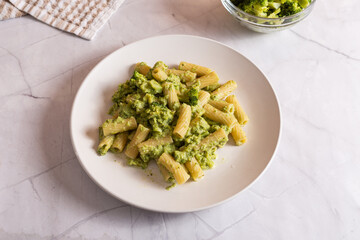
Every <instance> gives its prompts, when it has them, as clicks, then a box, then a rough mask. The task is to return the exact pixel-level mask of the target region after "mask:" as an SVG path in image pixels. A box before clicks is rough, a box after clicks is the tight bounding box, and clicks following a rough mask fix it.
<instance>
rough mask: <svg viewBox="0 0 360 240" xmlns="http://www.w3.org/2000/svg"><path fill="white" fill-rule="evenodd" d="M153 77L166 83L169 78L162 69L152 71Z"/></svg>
mask: <svg viewBox="0 0 360 240" xmlns="http://www.w3.org/2000/svg"><path fill="white" fill-rule="evenodd" d="M152 76H153V77H154V78H155V79H156V80H158V81H160V82H162V81H165V80H166V79H167V77H168V76H167V74H166V73H165V71H164V70H162V69H161V68H155V69H154V70H153V71H152Z"/></svg>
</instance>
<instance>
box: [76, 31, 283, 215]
mask: <svg viewBox="0 0 360 240" xmlns="http://www.w3.org/2000/svg"><path fill="white" fill-rule="evenodd" d="M163 37H174V38H179V37H186V38H193V39H200V40H204V41H210V42H213V43H215V44H218V45H221V46H222V47H225V48H228V49H230V50H232V51H235V52H236V53H237V54H239V55H241V56H242V57H243V58H245V59H246V60H247V61H249V62H250V63H251V64H252V65H254V66H255V67H256V69H257V70H258V71H259V72H260V73H261V74H262V75H263V76H264V77H265V79H266V81H267V83H268V84H269V86H270V89H271V91H272V93H273V95H274V97H275V102H276V106H277V108H278V111H279V132H278V137H277V141H276V145H275V148H274V150H273V153H272V155H271V157H270V159H269V161H268V163H267V164H266V166H265V168H264V169H263V170H262V171H261V172H260V174H259V175H258V176H257V177H256V178H255V179H254V180H253V181H252V182H251V183H250V184H248V185H247V186H246V187H244V188H243V189H242V190H240V191H239V192H237V193H235V194H233V195H232V196H230V197H227V198H225V199H224V200H221V201H218V202H216V203H213V204H209V205H207V206H204V207H197V208H191V209H188V210H176V209H174V210H170V211H169V210H161V209H158V208H151V207H148V206H142V205H139V204H137V203H133V202H130V201H127V200H124V199H122V198H121V197H119V196H116V195H115V194H114V193H112V192H111V191H110V190H108V189H106V188H105V187H104V186H102V185H101V184H100V183H99V182H98V181H97V180H96V179H95V178H94V177H93V176H92V175H91V173H90V172H89V171H88V169H87V168H86V166H85V164H84V163H83V161H82V160H81V159H80V156H79V153H78V151H77V148H76V145H75V141H74V134H73V131H74V130H73V124H74V123H73V121H75V120H74V115H75V113H74V111H75V110H74V109H75V105H76V103H77V101H78V98H79V95H80V94H79V93H80V92H82V91H83V90H82V89H83V88H84V85H85V83H86V81H87V79H88V77H89V76H90V75H91V74H92V73H93V72H95V71H96V70H97V69H98V68H99V67H100V66H101V65H102V64H103V62H104V61H106V59H108V58H109V57H111V56H112V55H114V54H116V53H117V52H119V51H121V50H122V49H123V48H127V47H128V46H131V45H134V44H139V43H141V42H145V41H148V40H150V39H155V38H163ZM69 121H70V125H69V126H70V127H69V130H70V138H71V144H72V147H73V150H74V153H75V156H76V158H77V160H78V162H79V163H80V165H81V167H82V169H83V170H84V171H85V172H86V174H87V175H88V176H89V178H90V179H91V180H92V181H93V182H94V183H95V184H96V185H97V186H98V187H100V188H101V189H102V190H103V191H105V192H106V193H107V194H110V195H111V196H112V197H114V198H116V199H118V200H120V201H122V202H124V203H126V204H129V205H131V206H134V207H137V208H140V209H144V210H147V211H152V212H161V213H188V212H197V211H201V210H205V209H209V208H213V207H215V206H219V205H220V204H223V203H226V202H228V201H230V200H232V199H234V198H235V197H237V196H238V195H239V194H241V193H244V192H246V191H247V190H248V189H249V188H250V187H252V186H253V185H254V184H255V183H256V182H257V181H258V180H259V179H260V178H261V177H262V176H263V175H264V174H265V172H267V170H268V169H269V167H270V165H271V164H272V162H273V161H274V158H275V155H276V153H277V151H278V148H279V145H280V140H281V136H282V111H281V106H280V101H279V98H278V96H277V94H276V92H275V90H274V87H273V85H272V84H271V82H270V81H269V78H268V77H267V76H266V74H265V73H264V72H263V71H262V70H261V69H260V68H259V67H258V66H257V65H256V64H255V63H253V62H252V61H251V60H250V59H248V58H247V57H246V56H244V55H243V54H242V53H240V52H239V51H237V50H236V49H234V48H232V47H230V46H228V45H226V44H224V43H221V42H219V41H216V40H214V39H211V38H206V37H201V36H197V35H188V34H163V35H155V36H151V37H147V38H143V39H140V40H137V41H134V42H132V43H130V44H127V45H125V46H122V47H120V48H118V49H116V50H114V51H113V52H111V53H109V54H108V55H106V56H105V57H104V58H103V59H101V61H100V62H98V63H97V64H96V65H95V67H93V68H92V69H91V70H90V72H89V73H88V74H87V75H86V77H85V78H84V80H83V81H82V83H81V84H80V87H79V88H78V90H77V92H76V95H75V97H74V100H73V103H72V106H71V113H70V119H69Z"/></svg>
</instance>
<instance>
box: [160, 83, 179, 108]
mask: <svg viewBox="0 0 360 240" xmlns="http://www.w3.org/2000/svg"><path fill="white" fill-rule="evenodd" d="M163 92H164V95H165V97H167V101H168V105H169V108H170V109H172V110H174V109H177V108H178V107H179V105H180V102H179V98H178V96H177V93H176V91H175V87H174V85H173V84H172V83H170V82H166V83H164V84H163Z"/></svg>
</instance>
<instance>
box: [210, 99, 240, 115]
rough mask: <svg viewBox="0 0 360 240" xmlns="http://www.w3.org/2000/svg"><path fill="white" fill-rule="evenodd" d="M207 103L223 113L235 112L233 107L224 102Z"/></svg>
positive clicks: (213, 101) (211, 101) (212, 101)
mask: <svg viewBox="0 0 360 240" xmlns="http://www.w3.org/2000/svg"><path fill="white" fill-rule="evenodd" d="M208 103H209V104H210V105H211V106H213V107H215V108H217V109H219V110H221V111H223V112H228V113H234V111H235V108H234V105H233V104H232V103H228V102H226V101H224V100H209V102H208Z"/></svg>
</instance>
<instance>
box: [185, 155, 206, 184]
mask: <svg viewBox="0 0 360 240" xmlns="http://www.w3.org/2000/svg"><path fill="white" fill-rule="evenodd" d="M185 166H186V168H187V169H188V170H189V172H190V175H191V177H192V179H193V180H194V181H197V180H199V179H200V178H202V177H203V176H204V172H203V170H202V169H201V167H200V165H199V163H198V162H197V161H196V160H195V158H191V159H190V160H189V161H187V162H186V163H185Z"/></svg>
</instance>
